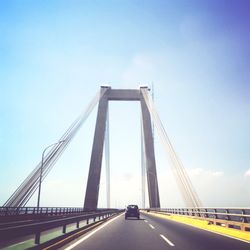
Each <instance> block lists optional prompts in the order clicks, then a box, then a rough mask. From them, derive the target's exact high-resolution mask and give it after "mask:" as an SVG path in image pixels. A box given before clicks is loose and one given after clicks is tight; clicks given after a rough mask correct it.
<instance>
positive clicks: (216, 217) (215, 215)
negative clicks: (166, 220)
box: [147, 208, 250, 231]
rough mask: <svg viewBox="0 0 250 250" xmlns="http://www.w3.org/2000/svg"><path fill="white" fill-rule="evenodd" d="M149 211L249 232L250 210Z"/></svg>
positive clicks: (156, 209)
mask: <svg viewBox="0 0 250 250" xmlns="http://www.w3.org/2000/svg"><path fill="white" fill-rule="evenodd" d="M147 210H150V211H154V212H158V213H165V214H178V215H182V216H191V217H194V218H199V219H203V220H207V221H209V222H210V223H213V224H215V225H220V226H225V227H228V228H236V229H240V230H243V231H250V208H162V209H159V208H154V209H147Z"/></svg>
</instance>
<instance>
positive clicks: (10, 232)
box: [0, 209, 123, 249]
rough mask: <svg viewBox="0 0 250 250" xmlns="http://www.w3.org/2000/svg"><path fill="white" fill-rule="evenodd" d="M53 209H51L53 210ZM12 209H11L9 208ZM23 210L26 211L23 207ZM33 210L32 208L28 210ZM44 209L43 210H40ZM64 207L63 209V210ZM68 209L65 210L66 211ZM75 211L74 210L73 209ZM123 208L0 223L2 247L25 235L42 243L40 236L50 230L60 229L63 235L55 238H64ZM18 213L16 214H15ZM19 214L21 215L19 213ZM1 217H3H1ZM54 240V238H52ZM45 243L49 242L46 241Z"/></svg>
mask: <svg viewBox="0 0 250 250" xmlns="http://www.w3.org/2000/svg"><path fill="white" fill-rule="evenodd" d="M52 210H53V211H54V209H52ZM52 210H51V211H52ZM9 211H10V210H9ZM21 211H25V210H24V209H22V210H21ZM27 211H32V210H29V209H28V210H27ZM40 211H43V210H40ZM62 211H63V209H61V212H62ZM65 211H67V209H65V210H64V212H65ZM68 211H69V210H68ZM71 211H74V210H71ZM122 211H123V210H119V209H100V210H98V211H92V212H86V211H85V212H84V213H82V214H78V215H73V214H72V215H71V216H60V217H52V218H51V217H48V219H44V220H32V221H30V220H25V221H23V220H22V221H19V222H18V221H13V222H10V223H0V248H1V247H6V246H8V244H9V242H10V243H11V244H13V242H14V243H15V244H18V242H20V241H23V237H26V238H29V239H34V243H35V244H36V245H39V244H40V238H41V235H42V234H44V233H45V234H46V232H47V234H49V233H50V231H48V230H52V229H53V230H54V229H55V230H58V228H59V231H61V232H62V235H61V236H59V237H58V238H56V239H55V241H57V240H58V239H63V238H64V237H65V236H67V235H73V234H74V233H75V232H76V233H78V232H80V231H81V230H86V229H87V228H88V227H90V226H91V225H93V224H96V223H98V222H99V221H104V220H106V219H107V218H109V217H111V216H113V215H116V214H119V213H121V212H122ZM15 215H16V214H15ZM19 215H21V214H20V213H19ZM0 219H1V217H0ZM72 226H73V227H74V230H73V231H71V230H72V229H70V231H69V232H67V230H68V229H69V228H71V227H72ZM52 241H54V239H52ZM44 244H47V243H46V242H45V243H44ZM39 249H40V248H39Z"/></svg>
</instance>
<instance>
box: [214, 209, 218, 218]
mask: <svg viewBox="0 0 250 250" xmlns="http://www.w3.org/2000/svg"><path fill="white" fill-rule="evenodd" d="M214 219H218V216H217V209H216V208H215V209H214Z"/></svg>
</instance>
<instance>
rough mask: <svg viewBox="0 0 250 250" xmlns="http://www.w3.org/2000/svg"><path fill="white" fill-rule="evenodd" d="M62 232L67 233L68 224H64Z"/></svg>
mask: <svg viewBox="0 0 250 250" xmlns="http://www.w3.org/2000/svg"><path fill="white" fill-rule="evenodd" d="M62 233H63V234H65V233H66V225H63V230H62Z"/></svg>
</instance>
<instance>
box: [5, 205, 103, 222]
mask: <svg viewBox="0 0 250 250" xmlns="http://www.w3.org/2000/svg"><path fill="white" fill-rule="evenodd" d="M97 211H100V212H101V211H107V209H98V210H97ZM86 212H89V211H86V210H85V209H84V208H82V207H39V208H37V207H0V219H1V216H17V215H38V214H39V215H65V214H82V213H86ZM95 212H96V211H95Z"/></svg>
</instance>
